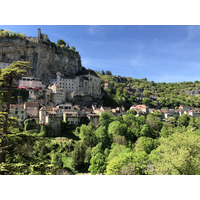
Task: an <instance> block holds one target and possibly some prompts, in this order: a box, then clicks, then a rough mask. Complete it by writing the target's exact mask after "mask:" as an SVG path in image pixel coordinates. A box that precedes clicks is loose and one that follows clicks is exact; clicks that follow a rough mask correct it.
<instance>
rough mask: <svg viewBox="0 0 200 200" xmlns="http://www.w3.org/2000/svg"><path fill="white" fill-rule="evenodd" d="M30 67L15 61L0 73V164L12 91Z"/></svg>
mask: <svg viewBox="0 0 200 200" xmlns="http://www.w3.org/2000/svg"><path fill="white" fill-rule="evenodd" d="M29 68H30V67H29V66H28V62H22V61H16V62H13V63H12V64H11V65H9V66H8V67H7V68H5V69H1V71H0V86H1V91H0V93H1V98H2V99H1V101H2V106H1V113H0V114H1V115H0V117H1V122H2V123H1V125H2V127H1V129H2V131H1V135H0V137H1V143H0V163H1V162H5V156H6V147H7V133H8V114H9V109H10V104H11V99H12V90H13V88H14V87H15V86H16V81H17V80H19V78H20V77H21V76H22V75H24V74H26V73H27V70H28V69H29Z"/></svg>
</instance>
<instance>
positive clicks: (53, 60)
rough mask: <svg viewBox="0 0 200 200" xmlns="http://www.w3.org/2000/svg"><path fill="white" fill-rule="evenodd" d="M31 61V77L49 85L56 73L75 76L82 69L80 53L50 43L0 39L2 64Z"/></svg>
mask: <svg viewBox="0 0 200 200" xmlns="http://www.w3.org/2000/svg"><path fill="white" fill-rule="evenodd" d="M18 60H20V61H29V62H30V65H31V67H32V69H31V72H30V73H29V75H33V76H35V77H38V78H41V79H42V81H43V82H44V83H45V84H48V83H49V82H50V80H51V79H52V78H55V76H56V72H57V71H60V72H61V73H62V74H64V75H69V76H70V75H74V74H75V73H76V72H78V71H80V70H81V68H82V65H81V58H80V55H79V53H78V52H75V51H72V50H70V49H67V50H66V49H64V48H61V47H58V46H56V45H55V44H54V43H51V42H50V41H40V40H39V41H37V42H34V41H30V40H28V39H27V38H25V39H23V38H6V37H1V38H0V62H8V63H11V62H14V61H18Z"/></svg>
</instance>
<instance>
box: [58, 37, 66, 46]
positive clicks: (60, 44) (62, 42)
mask: <svg viewBox="0 0 200 200" xmlns="http://www.w3.org/2000/svg"><path fill="white" fill-rule="evenodd" d="M56 45H58V46H61V47H65V46H66V42H65V41H64V40H61V39H59V40H57V43H56Z"/></svg>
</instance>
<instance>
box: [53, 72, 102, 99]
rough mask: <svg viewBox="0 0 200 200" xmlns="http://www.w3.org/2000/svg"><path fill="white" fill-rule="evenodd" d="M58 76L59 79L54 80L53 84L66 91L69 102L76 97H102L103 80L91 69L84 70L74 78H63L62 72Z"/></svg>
mask: <svg viewBox="0 0 200 200" xmlns="http://www.w3.org/2000/svg"><path fill="white" fill-rule="evenodd" d="M56 75H57V77H56V79H55V80H53V83H56V84H57V85H58V86H60V87H62V88H63V89H64V90H65V92H66V97H67V99H68V100H72V99H73V98H74V97H75V96H92V97H96V98H100V96H101V87H100V84H101V80H100V78H99V77H98V75H97V74H96V73H95V72H94V71H93V70H91V69H89V70H82V71H80V72H78V73H77V74H76V75H75V76H74V77H65V76H62V75H61V73H60V72H57V74H56Z"/></svg>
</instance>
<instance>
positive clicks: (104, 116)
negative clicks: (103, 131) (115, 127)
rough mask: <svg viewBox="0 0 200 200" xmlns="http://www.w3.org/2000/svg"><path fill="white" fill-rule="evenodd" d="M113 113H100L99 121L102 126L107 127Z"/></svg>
mask: <svg viewBox="0 0 200 200" xmlns="http://www.w3.org/2000/svg"><path fill="white" fill-rule="evenodd" d="M112 118H113V115H112V113H110V112H103V113H102V114H101V115H100V118H99V121H100V124H101V125H102V126H105V127H106V128H108V125H109V124H110V123H111V122H112Z"/></svg>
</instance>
